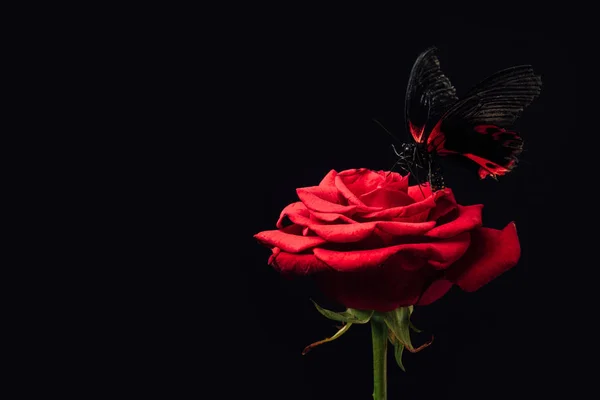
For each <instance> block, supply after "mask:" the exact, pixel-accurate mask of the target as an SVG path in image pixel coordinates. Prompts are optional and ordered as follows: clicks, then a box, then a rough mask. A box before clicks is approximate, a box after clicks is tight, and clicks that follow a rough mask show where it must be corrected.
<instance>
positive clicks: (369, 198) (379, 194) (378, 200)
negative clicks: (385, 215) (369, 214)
mask: <svg viewBox="0 0 600 400" xmlns="http://www.w3.org/2000/svg"><path fill="white" fill-rule="evenodd" d="M359 199H360V201H361V202H362V203H363V204H365V205H367V206H370V207H385V208H389V207H399V206H407V205H409V204H413V203H414V202H415V201H414V200H413V199H412V198H411V197H410V196H409V195H408V194H407V193H405V192H401V191H399V190H389V189H388V188H387V187H380V188H375V189H374V190H371V191H370V192H368V193H365V194H363V195H361V196H360V197H359Z"/></svg>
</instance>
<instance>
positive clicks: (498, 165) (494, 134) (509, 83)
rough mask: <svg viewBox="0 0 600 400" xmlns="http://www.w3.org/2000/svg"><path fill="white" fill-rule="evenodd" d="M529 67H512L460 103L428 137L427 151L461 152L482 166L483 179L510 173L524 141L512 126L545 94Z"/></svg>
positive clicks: (442, 153)
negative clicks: (541, 92) (539, 96)
mask: <svg viewBox="0 0 600 400" xmlns="http://www.w3.org/2000/svg"><path fill="white" fill-rule="evenodd" d="M541 86H542V82H541V79H540V77H539V76H537V75H535V74H534V72H533V68H532V67H531V66H529V65H523V66H517V67H512V68H508V69H505V70H502V71H499V72H497V73H495V74H494V75H492V76H490V77H488V78H487V79H485V80H483V81H482V82H480V83H479V84H478V85H476V86H475V87H474V88H473V89H472V90H471V91H469V92H468V93H467V94H466V95H465V96H464V97H463V98H462V99H461V100H459V101H457V102H455V103H454V104H453V105H452V106H451V107H450V108H449V109H448V110H447V111H446V113H445V114H444V115H443V116H442V117H441V119H440V121H439V122H438V123H437V124H436V125H435V126H434V128H433V129H432V131H431V133H430V134H429V136H428V137H427V150H428V151H429V152H435V153H437V154H440V155H445V154H460V155H462V156H464V157H466V158H468V159H470V160H471V161H474V162H475V163H477V164H478V165H479V167H480V168H479V176H480V177H481V178H484V177H486V176H488V175H489V176H492V177H495V176H496V175H504V174H505V173H507V172H508V171H510V170H511V169H512V168H513V167H514V166H516V164H517V161H518V159H517V157H518V156H519V154H520V153H521V151H522V149H523V140H522V139H521V137H519V135H517V134H516V133H515V132H512V131H510V130H508V128H509V127H510V126H511V125H512V124H513V123H514V122H515V120H516V119H517V118H518V117H519V116H520V115H521V113H522V112H523V110H524V109H525V108H526V107H527V106H528V105H529V104H531V102H533V100H534V99H535V98H536V97H537V96H538V95H539V94H540V90H541Z"/></svg>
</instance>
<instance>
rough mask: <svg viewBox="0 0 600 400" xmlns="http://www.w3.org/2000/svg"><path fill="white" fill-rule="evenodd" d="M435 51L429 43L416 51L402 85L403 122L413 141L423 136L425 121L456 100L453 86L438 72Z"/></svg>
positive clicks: (435, 116)
mask: <svg viewBox="0 0 600 400" xmlns="http://www.w3.org/2000/svg"><path fill="white" fill-rule="evenodd" d="M435 51H436V49H435V47H431V48H429V49H427V50H425V51H424V52H423V53H421V54H420V55H419V57H418V58H417V60H416V61H415V63H414V65H413V68H412V70H411V73H410V77H409V79H408V87H407V88H406V101H405V117H406V125H407V129H408V131H409V132H410V133H411V135H412V137H413V139H414V140H415V142H417V143H421V142H422V141H423V140H425V138H426V137H427V127H428V125H429V124H428V123H431V122H432V121H433V122H434V123H435V122H437V120H438V119H439V117H440V116H441V115H442V114H443V113H444V112H445V111H446V110H448V108H449V107H450V106H451V105H452V104H453V103H454V102H456V100H457V97H456V89H454V86H452V83H451V82H450V80H449V79H448V78H447V77H446V76H445V75H444V74H443V73H442V71H441V69H440V62H439V60H438V59H437V57H436V56H435Z"/></svg>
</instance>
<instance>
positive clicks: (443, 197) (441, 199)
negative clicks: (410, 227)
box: [429, 188, 457, 221]
mask: <svg viewBox="0 0 600 400" xmlns="http://www.w3.org/2000/svg"><path fill="white" fill-rule="evenodd" d="M433 198H434V199H435V208H434V209H433V210H431V213H430V214H429V219H430V220H432V221H437V220H438V219H440V218H442V217H444V216H446V215H448V214H449V213H450V212H452V211H454V210H456V207H457V204H456V199H455V198H454V193H452V190H450V189H448V188H446V189H444V190H440V191H437V192H435V194H434V195H433Z"/></svg>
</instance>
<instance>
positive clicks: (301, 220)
mask: <svg viewBox="0 0 600 400" xmlns="http://www.w3.org/2000/svg"><path fill="white" fill-rule="evenodd" d="M309 216H310V213H309V212H308V209H307V208H306V206H305V205H304V204H302V203H301V202H299V201H298V202H296V203H292V204H290V205H289V206H287V207H286V208H284V209H283V211H281V214H280V215H279V219H278V220H277V225H276V226H277V228H279V229H282V228H283V219H284V218H285V217H288V219H289V220H290V221H292V222H293V223H295V224H298V225H303V226H306V225H308V224H309V223H310V219H309V218H308V217H309Z"/></svg>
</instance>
